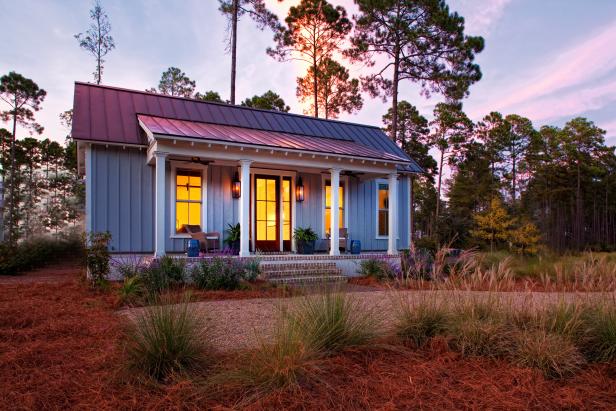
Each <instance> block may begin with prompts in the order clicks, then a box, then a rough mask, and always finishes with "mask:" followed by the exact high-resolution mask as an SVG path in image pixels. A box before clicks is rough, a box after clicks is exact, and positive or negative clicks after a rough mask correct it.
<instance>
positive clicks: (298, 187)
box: [295, 177, 304, 203]
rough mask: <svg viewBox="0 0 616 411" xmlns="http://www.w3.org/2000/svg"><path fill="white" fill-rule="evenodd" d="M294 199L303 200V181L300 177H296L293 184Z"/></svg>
mask: <svg viewBox="0 0 616 411" xmlns="http://www.w3.org/2000/svg"><path fill="white" fill-rule="evenodd" d="M295 199H296V200H297V201H298V202H300V203H301V202H302V201H304V183H303V182H302V178H301V177H300V178H298V179H297V184H295Z"/></svg>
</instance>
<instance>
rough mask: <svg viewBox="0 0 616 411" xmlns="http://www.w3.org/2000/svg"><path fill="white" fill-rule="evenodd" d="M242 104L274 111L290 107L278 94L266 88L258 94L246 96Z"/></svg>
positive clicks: (283, 110)
mask: <svg viewBox="0 0 616 411" xmlns="http://www.w3.org/2000/svg"><path fill="white" fill-rule="evenodd" d="M241 105H242V106H244V107H252V108H259V109H262V110H274V111H282V112H285V113H286V112H288V111H289V110H290V109H291V107H289V106H287V105H286V104H285V102H284V100H283V99H282V97H280V96H279V95H278V94H276V93H274V92H273V91H272V90H268V91H266V92H265V93H263V94H262V95H260V96H253V97H251V98H247V99H246V100H244V101H242V104H241Z"/></svg>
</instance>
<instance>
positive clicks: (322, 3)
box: [267, 0, 352, 117]
mask: <svg viewBox="0 0 616 411" xmlns="http://www.w3.org/2000/svg"><path fill="white" fill-rule="evenodd" d="M285 23H286V27H284V26H281V28H280V29H279V30H278V31H277V32H276V34H275V36H274V42H275V43H276V46H275V48H268V49H267V53H268V54H269V55H270V56H272V57H274V58H276V59H278V60H279V61H287V60H299V61H303V62H306V63H308V65H309V68H310V69H311V70H312V73H313V75H312V96H313V100H312V101H313V103H312V106H313V107H314V116H315V117H319V90H320V87H319V80H320V78H321V74H320V69H321V67H322V62H323V61H324V60H325V59H329V58H332V57H333V56H334V54H335V53H336V52H337V51H339V50H340V47H341V43H342V41H343V40H344V39H345V38H346V36H347V35H348V34H349V32H350V31H351V27H352V23H351V21H350V20H349V19H348V18H347V15H346V10H345V9H344V8H343V7H342V6H336V7H334V6H332V5H331V4H330V3H328V2H327V1H326V0H302V1H301V2H300V3H299V4H298V5H297V6H293V7H291V8H290V9H289V13H288V15H287V18H286V19H285Z"/></svg>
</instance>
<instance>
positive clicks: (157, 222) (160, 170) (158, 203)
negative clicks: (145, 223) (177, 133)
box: [154, 151, 168, 257]
mask: <svg viewBox="0 0 616 411" xmlns="http://www.w3.org/2000/svg"><path fill="white" fill-rule="evenodd" d="M167 154H168V153H165V152H161V151H156V152H155V153H154V158H155V159H156V169H155V184H154V187H155V202H154V205H155V207H154V255H155V256H156V257H162V256H164V255H165V252H166V246H165V244H166V241H165V226H166V224H165V201H166V199H165V185H166V180H165V173H166V172H167V164H166V162H167Z"/></svg>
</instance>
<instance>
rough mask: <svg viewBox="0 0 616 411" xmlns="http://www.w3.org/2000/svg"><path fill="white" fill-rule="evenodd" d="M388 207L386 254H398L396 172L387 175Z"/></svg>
mask: <svg viewBox="0 0 616 411" xmlns="http://www.w3.org/2000/svg"><path fill="white" fill-rule="evenodd" d="M388 203H389V204H388V209H389V213H388V215H387V220H388V223H389V226H388V233H389V236H388V238H387V254H390V255H395V254H398V247H397V244H396V241H397V239H398V174H396V173H391V174H390V175H389V193H388Z"/></svg>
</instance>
